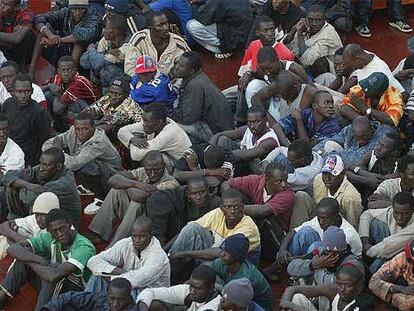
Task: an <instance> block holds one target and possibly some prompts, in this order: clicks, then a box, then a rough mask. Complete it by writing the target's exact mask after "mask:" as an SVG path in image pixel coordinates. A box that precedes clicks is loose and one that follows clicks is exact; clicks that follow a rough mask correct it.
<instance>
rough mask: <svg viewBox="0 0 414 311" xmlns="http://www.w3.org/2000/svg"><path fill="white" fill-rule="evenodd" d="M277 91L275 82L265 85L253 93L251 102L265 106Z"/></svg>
mask: <svg viewBox="0 0 414 311" xmlns="http://www.w3.org/2000/svg"><path fill="white" fill-rule="evenodd" d="M276 93H277V85H276V83H271V84H270V85H267V86H265V87H264V88H262V89H261V90H260V91H259V92H257V93H256V94H254V95H253V97H252V104H253V105H263V106H265V107H266V105H265V103H266V102H267V101H268V100H269V99H270V98H271V97H272V96H274V95H275V94H276Z"/></svg>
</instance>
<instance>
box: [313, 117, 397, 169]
mask: <svg viewBox="0 0 414 311" xmlns="http://www.w3.org/2000/svg"><path fill="white" fill-rule="evenodd" d="M391 131H392V128H391V127H390V126H388V125H383V124H379V123H378V122H371V121H370V120H369V119H368V118H367V117H365V116H357V117H356V118H354V119H353V120H352V124H350V125H348V126H346V127H344V128H343V129H342V130H341V131H340V132H339V133H337V134H336V135H334V136H332V137H331V138H328V139H325V140H322V141H321V142H319V143H318V144H316V145H315V146H314V147H313V150H314V151H316V152H318V153H319V154H320V155H323V156H324V155H327V154H329V153H330V152H333V151H335V152H336V153H337V154H339V155H340V156H341V158H342V160H343V161H344V164H345V167H348V166H350V165H352V164H355V163H359V162H361V161H362V159H363V158H364V156H365V155H366V154H367V153H370V152H371V151H372V150H373V149H375V148H376V147H377V146H378V144H379V140H380V138H381V137H384V135H385V134H386V133H388V132H391Z"/></svg>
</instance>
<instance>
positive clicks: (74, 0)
mask: <svg viewBox="0 0 414 311" xmlns="http://www.w3.org/2000/svg"><path fill="white" fill-rule="evenodd" d="M68 6H69V11H70V14H71V15H72V17H73V20H74V21H75V23H76V24H78V23H79V22H80V21H81V20H82V19H83V18H84V17H85V15H86V13H87V12H88V7H89V0H69V5H68Z"/></svg>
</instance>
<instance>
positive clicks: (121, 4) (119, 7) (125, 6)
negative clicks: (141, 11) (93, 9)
mask: <svg viewBox="0 0 414 311" xmlns="http://www.w3.org/2000/svg"><path fill="white" fill-rule="evenodd" d="M129 8H130V6H129V2H128V0H107V1H106V2H105V9H107V10H111V11H114V12H115V13H118V14H121V15H127V14H128V11H129Z"/></svg>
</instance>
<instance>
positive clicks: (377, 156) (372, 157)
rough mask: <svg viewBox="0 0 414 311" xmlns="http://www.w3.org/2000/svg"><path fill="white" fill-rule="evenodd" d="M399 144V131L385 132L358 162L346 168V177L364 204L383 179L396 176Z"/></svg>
mask: <svg viewBox="0 0 414 311" xmlns="http://www.w3.org/2000/svg"><path fill="white" fill-rule="evenodd" d="M401 144H402V142H401V138H400V135H399V133H397V132H389V133H386V134H385V135H384V136H382V137H381V138H380V140H379V144H378V146H377V147H376V148H375V149H374V150H372V152H370V153H367V154H366V155H365V156H364V157H363V158H362V160H361V162H360V163H357V164H352V165H350V166H349V167H348V168H347V172H346V177H347V178H348V180H349V181H350V182H351V183H352V184H353V185H354V186H355V188H357V189H358V191H359V193H360V194H361V197H362V202H363V203H364V205H366V204H365V203H366V201H367V200H368V197H370V196H371V195H372V194H373V193H374V191H375V190H376V189H377V188H378V186H379V185H380V184H381V183H382V182H383V181H384V180H386V179H391V178H394V177H397V176H398V172H396V168H397V160H398V156H399V154H400V151H401Z"/></svg>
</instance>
